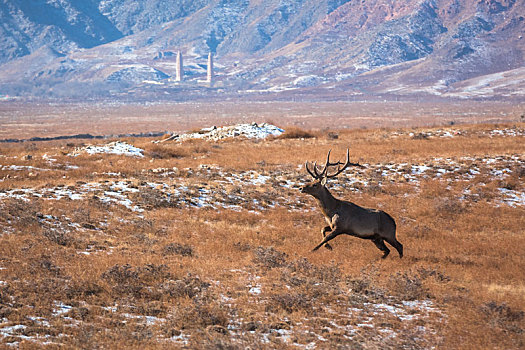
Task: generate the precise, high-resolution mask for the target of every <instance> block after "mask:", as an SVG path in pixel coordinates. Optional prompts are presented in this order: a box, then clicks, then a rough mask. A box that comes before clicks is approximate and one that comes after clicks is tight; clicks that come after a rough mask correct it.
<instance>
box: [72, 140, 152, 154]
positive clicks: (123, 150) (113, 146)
mask: <svg viewBox="0 0 525 350" xmlns="http://www.w3.org/2000/svg"><path fill="white" fill-rule="evenodd" d="M83 153H87V154H90V155H93V154H99V153H108V154H118V155H124V156H133V157H144V150H143V149H141V148H138V147H135V146H132V145H130V144H128V143H126V142H121V141H115V142H110V143H108V144H106V145H102V146H98V145H97V146H94V145H89V146H85V147H81V148H77V149H76V150H75V151H73V152H72V153H70V154H69V155H70V156H73V157H76V156H78V155H80V154H83Z"/></svg>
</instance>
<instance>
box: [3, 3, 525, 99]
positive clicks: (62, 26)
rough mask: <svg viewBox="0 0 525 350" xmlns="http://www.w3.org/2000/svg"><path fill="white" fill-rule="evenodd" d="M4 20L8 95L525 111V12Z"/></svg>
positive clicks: (248, 12) (210, 6) (106, 9)
mask: <svg viewBox="0 0 525 350" xmlns="http://www.w3.org/2000/svg"><path fill="white" fill-rule="evenodd" d="M0 16H1V18H2V24H3V26H0V63H3V65H2V66H0V67H1V69H0V94H2V93H9V94H15V95H23V96H26V95H31V96H46V97H80V96H82V97H85V96H89V97H93V98H103V97H109V96H111V97H112V98H144V99H156V98H163V99H178V100H181V99H191V98H195V97H199V96H203V95H210V96H225V95H228V96H236V95H248V96H249V95H253V94H256V95H257V96H259V95H261V94H263V95H269V96H280V97H282V98H286V97H287V96H290V95H298V94H299V95H301V96H304V97H305V98H310V97H311V98H331V99H348V98H357V99H359V98H363V97H373V96H376V97H381V98H383V97H385V98H386V97H388V96H390V97H398V96H418V97H423V98H424V97H432V98H435V97H439V98H442V97H453V98H494V99H509V98H511V99H518V100H521V99H525V56H524V52H525V39H524V38H523V36H524V35H525V4H524V3H523V2H520V1H515V0H507V1H503V0H502V1H497V0H462V1H459V0H423V1H422V0H407V1H403V2H394V1H385V0H367V1H353V0H350V1H349V0H316V1H313V0H302V1H300V0H268V1H254V0H252V1H249V0H196V1H192V0H169V1H160V0H153V1H147V2H146V1H138V0H135V1H126V0H118V1H103V0H84V1H81V0H61V1H58V0H47V1H46V0H34V1H31V2H28V1H14V0H11V1H4V2H3V3H2V4H0ZM177 51H181V52H182V53H183V56H184V68H185V81H183V82H182V83H179V82H175V81H174V79H172V78H173V77H174V76H175V59H176V58H175V57H176V55H175V54H176V52H177ZM209 52H212V53H213V54H214V56H215V62H216V72H215V73H216V79H215V83H214V85H213V86H209V85H206V84H203V83H202V80H204V77H205V74H206V72H205V71H206V57H207V55H208V53H209Z"/></svg>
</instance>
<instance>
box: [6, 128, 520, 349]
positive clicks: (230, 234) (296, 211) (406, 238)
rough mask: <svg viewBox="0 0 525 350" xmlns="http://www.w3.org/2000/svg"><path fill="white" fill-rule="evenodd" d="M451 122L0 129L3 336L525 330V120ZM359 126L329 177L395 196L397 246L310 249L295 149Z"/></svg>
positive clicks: (394, 338)
mask: <svg viewBox="0 0 525 350" xmlns="http://www.w3.org/2000/svg"><path fill="white" fill-rule="evenodd" d="M453 127H454V130H456V131H458V129H459V128H460V127H459V126H458V125H454V126H453ZM498 128H499V129H501V130H523V128H524V125H523V124H519V125H499V126H498ZM451 130H452V129H446V128H445V129H443V128H441V129H438V128H424V129H423V128H411V129H396V130H395V131H393V130H388V129H366V130H337V135H338V136H337V138H335V137H316V138H312V139H305V140H301V138H269V139H267V140H264V141H261V140H258V141H252V140H242V141H241V140H236V139H231V140H223V141H220V142H218V143H207V142H205V141H200V140H197V141H191V142H187V143H178V144H177V145H176V147H175V146H174V145H170V144H166V143H161V144H158V145H153V144H152V143H151V142H150V141H151V140H150V139H146V138H144V139H141V138H137V139H132V140H126V142H128V143H130V144H133V145H134V146H136V147H140V148H142V149H144V150H145V152H144V157H143V158H139V157H126V156H119V155H114V154H97V155H86V154H80V155H78V156H76V157H72V156H68V153H70V151H71V149H72V148H73V146H64V144H62V143H60V142H59V141H53V142H42V143H38V144H37V145H36V146H31V145H30V146H29V147H28V146H27V145H26V144H24V143H20V144H0V242H1V243H0V343H1V344H2V345H5V346H7V345H11V346H18V347H20V348H33V347H46V346H49V347H52V348H53V347H71V348H83V347H89V348H148V349H149V348H172V347H174V348H231V349H236V348H299V349H302V348H311V347H318V348H362V349H375V348H409V349H413V348H418V349H420V348H424V349H426V348H435V347H438V348H472V349H474V348H475V349H478V348H506V349H518V348H523V347H524V346H525V343H524V338H523V334H524V330H525V317H524V312H525V306H524V303H523V301H524V298H525V272H524V271H525V262H524V261H523V254H524V248H523V247H525V232H524V230H523V227H525V215H524V201H523V199H520V198H522V197H520V196H523V193H524V191H525V188H524V185H523V181H522V178H523V168H524V164H525V159H524V158H523V149H522V148H523V146H522V144H523V142H522V138H523V135H521V136H520V135H511V133H510V132H509V133H492V134H494V135H495V136H491V131H492V130H494V126H493V125H483V124H479V125H471V126H470V125H464V126H461V130H459V131H461V136H457V137H448V136H443V135H445V134H446V132H449V133H450V134H453V133H452V132H451ZM411 133H412V134H411ZM420 133H421V134H424V135H428V137H425V138H424V139H421V138H420V137H413V135H419V134H420ZM507 134H508V135H507ZM458 135H459V134H458ZM302 138H304V137H302ZM106 142H109V140H101V141H100V143H101V144H103V143H106ZM349 144H350V158H351V160H352V161H358V162H359V163H361V164H364V165H365V166H366V168H365V169H352V170H347V171H346V172H345V173H343V174H341V175H340V176H339V177H338V178H337V179H334V180H333V181H331V182H329V184H328V186H329V187H330V190H331V191H333V192H334V195H337V197H339V198H342V199H350V200H352V201H354V202H356V203H358V204H360V205H363V206H365V207H376V208H380V209H382V210H385V211H387V212H389V213H390V214H392V216H393V217H394V218H395V219H396V222H397V223H398V237H399V240H400V241H402V242H403V244H404V245H405V257H404V258H403V259H399V258H398V257H397V255H393V254H391V255H390V256H389V257H388V258H387V259H386V260H384V261H383V260H380V259H379V255H378V252H377V249H376V248H375V247H374V246H373V245H372V244H371V243H370V242H369V241H361V240H356V239H353V238H350V237H347V236H344V235H342V236H339V237H337V238H336V239H334V240H333V241H331V245H332V247H333V251H328V250H327V249H321V250H319V251H318V252H317V253H315V254H314V253H310V249H311V248H312V246H313V245H315V244H316V243H317V242H319V240H320V239H321V232H320V229H321V227H322V226H323V222H322V214H321V213H320V212H319V211H318V209H317V208H316V207H315V206H316V203H315V202H314V201H313V200H312V199H311V198H309V197H306V195H302V194H300V193H299V191H298V190H297V188H298V187H299V186H300V185H302V184H304V183H305V182H306V181H307V177H308V175H307V174H306V173H305V171H304V168H302V166H303V164H304V161H305V160H306V159H308V160H318V161H322V160H323V159H324V158H325V157H326V152H327V150H328V149H329V148H332V152H333V154H334V155H335V154H338V155H344V153H345V151H346V148H347V147H348V145H349ZM75 146H78V145H75ZM63 147H66V148H63ZM175 150H176V151H175ZM393 150H396V151H395V152H394V151H393ZM173 152H176V154H175V153H173ZM29 153H30V154H31V157H26V158H23V156H25V155H27V154H29ZM179 155H180V156H179ZM306 155H307V156H306ZM50 159H52V160H50Z"/></svg>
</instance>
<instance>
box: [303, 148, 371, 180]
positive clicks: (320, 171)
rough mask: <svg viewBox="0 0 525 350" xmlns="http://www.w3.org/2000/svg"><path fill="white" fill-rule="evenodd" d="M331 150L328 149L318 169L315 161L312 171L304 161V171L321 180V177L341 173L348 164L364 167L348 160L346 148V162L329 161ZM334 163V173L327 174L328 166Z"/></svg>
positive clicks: (330, 176) (334, 175)
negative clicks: (335, 169) (323, 163)
mask: <svg viewBox="0 0 525 350" xmlns="http://www.w3.org/2000/svg"><path fill="white" fill-rule="evenodd" d="M331 151H332V150H329V151H328V155H327V156H326V163H325V165H324V166H323V167H322V168H321V169H318V168H317V162H314V164H313V172H312V171H311V170H310V169H309V168H308V161H307V162H306V163H305V167H306V171H308V173H309V174H310V175H311V176H312V177H313V178H314V179H316V180H322V179H328V178H332V177H336V176H337V175H339V174H341V173H342V172H343V171H344V170H345V169H346V168H348V167H349V166H357V167H360V168H364V166H362V165H361V164H359V163H351V162H350V150H349V149H348V148H347V149H346V162H344V163H341V162H336V163H330V152H331ZM336 165H337V171H336V172H335V173H333V174H328V168H329V167H331V166H336Z"/></svg>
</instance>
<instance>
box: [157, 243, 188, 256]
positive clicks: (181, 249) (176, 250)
mask: <svg viewBox="0 0 525 350" xmlns="http://www.w3.org/2000/svg"><path fill="white" fill-rule="evenodd" d="M162 254H164V255H171V254H177V255H181V256H193V248H192V247H191V246H189V245H182V244H179V243H170V244H168V245H166V246H165V247H164V248H163V249H162Z"/></svg>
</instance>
